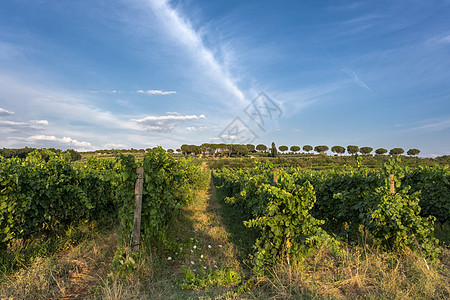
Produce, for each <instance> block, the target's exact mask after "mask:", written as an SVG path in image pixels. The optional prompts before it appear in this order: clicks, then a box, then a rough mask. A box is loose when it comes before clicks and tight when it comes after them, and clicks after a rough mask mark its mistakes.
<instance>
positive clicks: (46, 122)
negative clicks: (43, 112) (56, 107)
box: [30, 120, 48, 125]
mask: <svg viewBox="0 0 450 300" xmlns="http://www.w3.org/2000/svg"><path fill="white" fill-rule="evenodd" d="M30 123H32V124H36V125H48V121H47V120H31V121H30Z"/></svg>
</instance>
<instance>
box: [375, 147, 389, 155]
mask: <svg viewBox="0 0 450 300" xmlns="http://www.w3.org/2000/svg"><path fill="white" fill-rule="evenodd" d="M387 152H388V151H387V150H386V149H384V148H378V149H377V150H375V153H376V154H378V155H383V154H386V153H387Z"/></svg>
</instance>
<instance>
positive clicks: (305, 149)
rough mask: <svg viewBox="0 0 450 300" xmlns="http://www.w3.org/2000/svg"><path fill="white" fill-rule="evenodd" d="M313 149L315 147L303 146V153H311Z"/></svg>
mask: <svg viewBox="0 0 450 300" xmlns="http://www.w3.org/2000/svg"><path fill="white" fill-rule="evenodd" d="M312 149H313V147H312V146H311V145H305V146H303V151H306V152H309V151H311V150H312Z"/></svg>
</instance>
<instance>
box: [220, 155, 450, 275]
mask: <svg viewBox="0 0 450 300" xmlns="http://www.w3.org/2000/svg"><path fill="white" fill-rule="evenodd" d="M390 177H391V178H392V179H390ZM449 178H450V177H449V173H448V170H447V168H440V167H436V168H420V169H417V170H413V171H411V172H409V171H407V170H405V169H404V168H402V167H401V166H400V161H399V160H398V159H397V160H391V161H389V163H387V164H385V166H384V168H383V169H381V170H378V171H374V170H370V169H366V168H362V167H358V168H351V167H347V168H345V167H343V168H337V169H334V170H332V171H326V172H322V171H319V172H318V171H311V170H304V169H300V168H286V169H283V170H277V172H276V173H274V168H273V166H272V165H271V164H270V163H257V165H256V167H254V168H252V169H239V170H232V169H225V170H222V171H217V172H215V173H214V180H215V183H216V185H218V186H219V187H220V189H221V190H222V191H223V193H224V194H225V195H226V196H227V198H226V200H225V201H226V202H228V203H230V204H232V205H233V206H235V207H236V209H239V210H241V211H243V212H244V213H245V215H247V218H248V221H246V226H248V227H257V228H258V229H259V230H260V232H261V235H260V237H259V238H258V240H257V241H256V243H255V249H256V253H255V264H256V266H257V267H262V266H263V265H265V264H267V263H274V262H275V260H276V259H281V257H282V255H284V256H285V257H286V258H287V259H291V260H295V259H297V258H298V257H304V255H305V254H307V253H308V252H311V251H312V250H314V249H315V248H316V247H319V246H321V245H323V244H325V245H327V247H329V249H330V251H332V252H333V253H337V254H338V253H339V248H340V245H341V242H342V241H344V242H346V243H350V244H357V243H358V242H359V240H360V239H361V238H362V237H364V238H366V239H367V238H368V239H370V240H371V243H373V245H375V246H377V247H380V248H381V249H384V250H387V251H393V250H402V249H404V248H406V247H408V248H411V249H415V250H417V251H420V252H421V253H423V255H424V258H425V259H427V260H430V261H433V260H435V259H437V257H438V256H439V255H440V254H441V250H440V248H439V246H438V240H437V239H436V238H435V237H434V234H433V232H434V223H435V221H436V220H439V222H440V223H441V224H443V223H445V222H447V221H448V220H449V215H450V200H449V195H450V185H449ZM391 185H393V187H395V188H394V189H396V190H397V192H395V191H393V190H392V189H391ZM411 186H413V187H414V188H411ZM362 233H364V236H363V235H362Z"/></svg>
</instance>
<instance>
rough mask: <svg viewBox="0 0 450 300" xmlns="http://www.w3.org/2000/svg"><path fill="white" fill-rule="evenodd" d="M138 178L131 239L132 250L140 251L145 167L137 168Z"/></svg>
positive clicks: (135, 186)
mask: <svg viewBox="0 0 450 300" xmlns="http://www.w3.org/2000/svg"><path fill="white" fill-rule="evenodd" d="M136 173H137V179H136V184H135V185H134V197H135V200H136V202H135V203H136V205H135V206H136V208H135V209H134V226H133V233H132V241H131V250H133V251H134V252H138V251H139V245H140V244H141V211H142V190H143V188H144V168H143V167H138V168H137V169H136Z"/></svg>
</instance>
